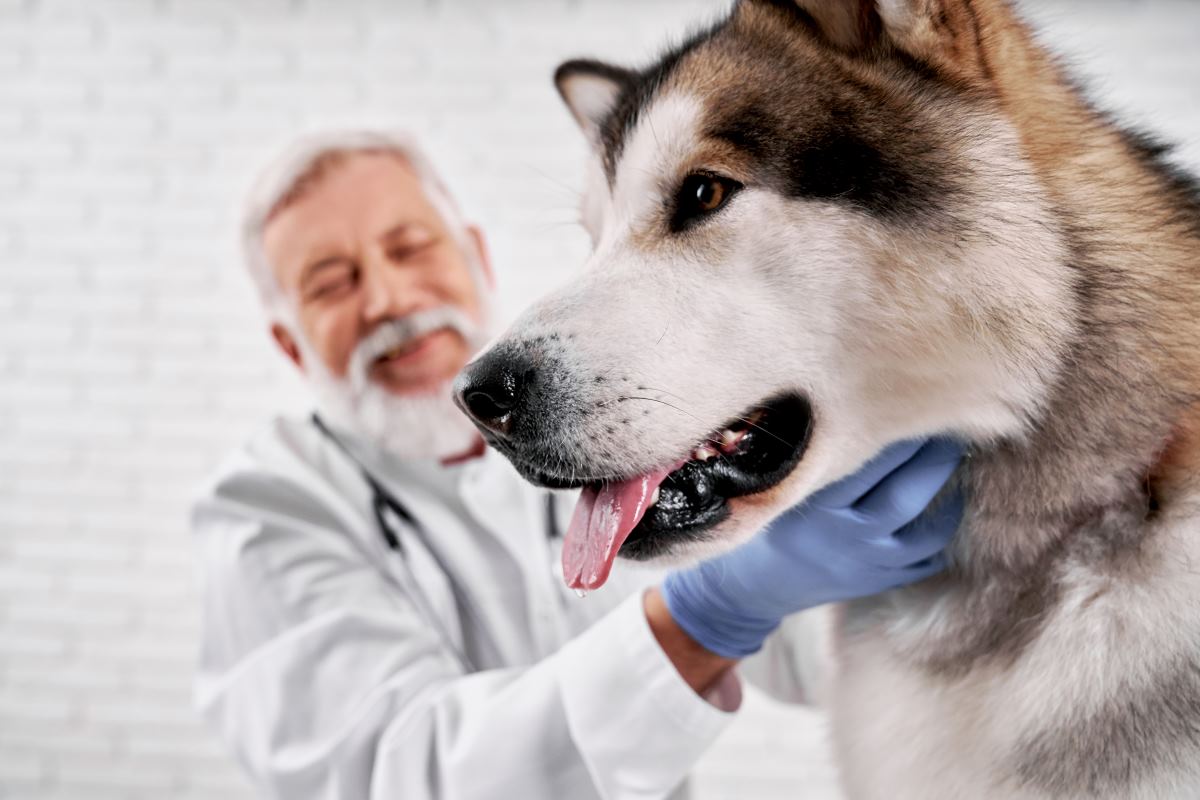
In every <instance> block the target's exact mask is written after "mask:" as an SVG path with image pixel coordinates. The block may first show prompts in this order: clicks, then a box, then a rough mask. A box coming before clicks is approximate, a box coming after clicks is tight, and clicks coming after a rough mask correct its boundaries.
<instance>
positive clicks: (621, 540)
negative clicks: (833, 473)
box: [563, 395, 813, 590]
mask: <svg viewBox="0 0 1200 800" xmlns="http://www.w3.org/2000/svg"><path fill="white" fill-rule="evenodd" d="M812 422H813V415H812V407H811V406H810V405H809V403H808V401H807V400H805V399H804V398H803V397H801V396H799V395H787V396H785V397H782V398H779V399H777V400H772V401H770V402H768V403H765V404H763V405H761V406H759V407H757V408H755V409H753V410H751V411H749V412H748V413H747V414H745V415H744V416H742V417H738V418H736V419H734V420H732V421H731V422H730V423H729V424H728V425H726V426H725V427H723V428H721V429H719V430H717V431H714V432H713V433H711V434H710V435H709V436H708V437H707V438H706V439H705V440H704V441H703V442H701V443H699V444H698V445H697V446H696V447H695V448H694V449H693V450H692V452H691V453H689V454H687V456H686V457H684V458H682V459H680V460H679V461H677V462H676V463H675V464H673V465H671V466H668V467H665V468H663V469H659V470H655V471H653V472H649V473H646V474H644V475H636V476H633V477H631V478H627V479H623V480H615V481H605V482H602V483H590V484H586V485H584V487H583V491H582V494H581V495H580V497H579V504H578V505H577V506H576V507H575V515H574V517H573V518H572V519H571V525H570V528H569V529H568V531H567V534H566V538H565V541H564V543H563V576H564V578H565V579H566V581H567V584H568V585H569V586H571V587H572V588H574V589H580V590H590V589H596V588H598V587H600V586H602V585H603V584H604V582H605V581H606V580H607V579H608V574H609V572H610V571H611V570H612V565H613V561H614V560H615V559H616V557H617V553H618V552H620V553H621V554H622V555H624V556H627V557H629V558H635V559H646V558H651V557H653V556H655V555H659V554H661V553H663V552H665V551H666V550H667V549H669V547H670V546H671V544H673V543H675V542H678V541H679V539H680V538H699V537H700V536H701V535H702V534H703V533H704V532H705V531H706V530H708V529H710V528H712V527H713V526H715V525H716V524H718V523H719V522H721V521H722V520H724V519H725V518H726V517H727V516H729V501H730V500H731V499H733V498H737V497H743V496H745V495H750V494H755V493H757V492H762V491H766V490H767V489H770V488H771V487H773V486H775V485H777V484H778V483H780V482H781V481H782V480H783V479H784V478H786V477H787V476H788V475H789V474H790V473H791V471H792V470H793V469H794V468H795V467H796V465H797V464H798V463H799V462H800V458H801V457H802V456H803V455H804V450H805V448H806V447H807V445H808V441H809V437H810V435H811V432H812Z"/></svg>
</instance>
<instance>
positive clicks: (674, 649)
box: [643, 587, 738, 696]
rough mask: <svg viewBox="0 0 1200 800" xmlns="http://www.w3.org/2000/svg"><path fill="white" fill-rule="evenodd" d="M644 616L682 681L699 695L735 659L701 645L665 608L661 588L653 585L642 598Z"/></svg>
mask: <svg viewBox="0 0 1200 800" xmlns="http://www.w3.org/2000/svg"><path fill="white" fill-rule="evenodd" d="M643 604H644V608H645V611H646V620H647V622H649V623H650V630H651V631H652V632H653V633H654V638H655V640H656V641H657V642H658V644H659V646H660V647H661V648H662V649H663V652H664V653H666V655H667V658H669V659H670V660H671V664H672V665H674V667H675V670H676V671H677V672H678V673H679V676H680V677H681V678H683V680H684V682H685V683H686V684H687V685H688V686H690V687H692V689H693V690H695V692H696V693H697V694H699V695H701V696H704V695H707V694H708V692H709V691H710V690H711V689H712V688H713V686H715V685H716V683H717V682H718V681H719V680H720V679H721V677H722V676H724V675H725V673H726V672H728V671H729V670H730V669H732V668H733V666H734V665H735V664H737V663H738V662H737V661H736V660H735V659H732V658H723V657H721V656H719V655H717V654H716V653H713V652H712V651H710V650H706V649H704V647H703V646H701V645H700V643H699V642H697V641H696V640H695V639H693V638H692V637H691V636H689V635H688V634H687V632H686V631H684V629H683V628H681V627H679V623H677V622H676V621H675V618H674V617H672V616H671V612H670V611H669V610H667V604H666V602H665V601H664V600H663V596H662V591H661V590H659V589H658V587H655V588H653V589H650V590H649V591H647V592H646V594H645V597H644V598H643Z"/></svg>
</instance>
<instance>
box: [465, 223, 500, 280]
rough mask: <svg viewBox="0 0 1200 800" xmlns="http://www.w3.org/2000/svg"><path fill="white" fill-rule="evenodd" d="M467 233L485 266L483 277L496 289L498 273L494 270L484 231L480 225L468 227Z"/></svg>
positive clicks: (481, 262) (480, 261)
mask: <svg viewBox="0 0 1200 800" xmlns="http://www.w3.org/2000/svg"><path fill="white" fill-rule="evenodd" d="M467 232H468V233H469V234H471V243H472V244H473V245H474V247H475V253H476V254H477V255H478V256H479V263H480V264H482V265H483V276H484V277H485V278H486V279H487V283H488V286H490V287H491V288H493V289H495V288H496V273H495V272H494V271H493V270H492V254H491V253H489V252H488V246H487V239H485V238H484V236H483V229H482V228H480V227H479V226H478V225H468V226H467Z"/></svg>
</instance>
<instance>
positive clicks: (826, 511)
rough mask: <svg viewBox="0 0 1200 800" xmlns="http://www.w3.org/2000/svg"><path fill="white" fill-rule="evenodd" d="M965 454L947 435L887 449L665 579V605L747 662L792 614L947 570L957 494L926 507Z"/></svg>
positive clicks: (704, 641)
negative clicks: (743, 538) (737, 541)
mask: <svg viewBox="0 0 1200 800" xmlns="http://www.w3.org/2000/svg"><path fill="white" fill-rule="evenodd" d="M962 452H963V451H962V447H961V446H960V445H959V444H957V443H955V442H952V441H950V440H946V439H933V440H930V441H927V442H899V443H896V444H893V445H891V446H889V447H887V448H885V449H884V450H883V451H882V452H880V453H879V454H878V455H876V456H875V457H874V458H873V459H871V460H870V461H869V462H867V464H866V465H864V466H863V467H862V468H861V469H860V470H859V471H858V472H856V473H855V474H853V475H850V476H848V477H846V478H843V479H842V480H840V481H837V482H836V483H833V484H831V485H829V486H827V487H825V488H824V489H821V490H820V491H818V492H816V493H814V494H812V495H810V496H809V497H808V499H806V500H805V501H804V502H803V503H801V504H799V505H797V506H795V507H794V508H792V509H790V510H789V511H786V512H784V513H783V514H782V515H781V516H780V517H778V518H777V519H776V520H775V521H774V522H773V523H771V525H770V526H769V527H768V528H767V529H766V530H764V531H763V532H761V533H759V534H758V535H757V536H755V537H754V538H753V539H751V540H750V541H748V542H746V543H745V544H743V545H742V546H741V547H739V548H738V549H736V550H733V551H731V552H729V553H726V554H725V555H722V556H719V557H717V558H715V559H713V560H711V561H706V562H703V563H701V564H698V565H696V566H695V567H691V568H690V569H686V570H681V571H676V572H672V573H670V574H669V575H667V578H666V581H665V582H664V584H663V588H662V594H663V599H664V600H665V601H666V605H667V609H668V610H669V611H670V612H671V616H672V617H674V619H675V622H676V623H678V624H679V626H680V627H681V628H683V629H684V630H685V631H686V632H687V633H688V635H689V636H691V637H692V638H693V639H695V640H696V641H697V642H699V643H700V644H701V645H702V646H703V647H705V648H706V649H708V650H710V651H712V652H713V653H716V654H717V655H720V656H724V657H726V658H742V657H744V656H747V655H750V654H751V653H753V652H755V651H757V650H758V649H759V648H760V647H762V643H763V641H764V640H765V639H766V638H767V636H768V635H770V633H771V632H772V631H774V630H775V628H777V627H778V626H779V623H780V622H781V621H782V620H783V618H784V617H785V616H787V615H788V614H792V613H795V612H797V611H802V610H804V609H806V608H812V607H814V606H818V605H822V604H823V603H831V602H837V601H840V600H849V599H852V598H856V597H865V596H867V595H872V594H878V593H879V592H882V591H885V590H887V589H894V588H896V587H898V586H903V585H905V584H908V583H913V582H915V581H919V580H923V579H924V578H927V577H929V576H931V575H934V574H936V573H938V572H940V571H941V570H942V569H943V568H944V567H945V559H944V556H943V554H942V550H943V549H944V548H945V547H946V545H947V544H948V543H949V542H950V539H951V537H952V536H953V535H954V532H955V531H956V530H957V529H958V523H959V521H960V520H961V518H962V512H963V501H962V497H961V495H960V494H959V493H957V492H955V493H954V494H952V495H950V496H949V497H947V498H945V499H944V500H939V502H938V504H937V505H936V506H934V507H932V508H930V509H928V510H926V506H928V505H929V503H930V501H931V500H933V498H934V496H935V495H937V493H938V492H939V491H940V490H941V488H942V486H943V485H944V484H945V483H946V481H947V480H948V479H949V478H950V475H951V474H952V473H953V472H954V469H955V468H956V467H957V466H958V463H959V461H960V460H961V458H962ZM922 512H925V513H922Z"/></svg>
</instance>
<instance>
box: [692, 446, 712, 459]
mask: <svg viewBox="0 0 1200 800" xmlns="http://www.w3.org/2000/svg"><path fill="white" fill-rule="evenodd" d="M716 457H717V451H716V450H714V449H713V448H711V447H709V446H708V445H706V444H702V445H700V446H699V447H697V448H696V449H695V451H693V453H692V458H694V459H695V460H696V461H708V460H710V459H713V458H716Z"/></svg>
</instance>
